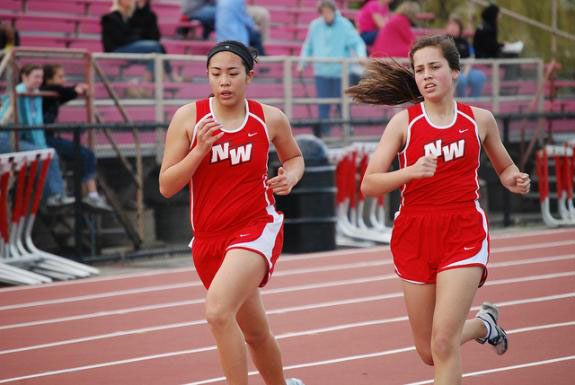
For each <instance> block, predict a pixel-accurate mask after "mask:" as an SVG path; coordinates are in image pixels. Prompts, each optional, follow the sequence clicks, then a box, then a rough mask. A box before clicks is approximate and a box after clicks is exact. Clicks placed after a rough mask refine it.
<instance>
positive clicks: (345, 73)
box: [341, 59, 352, 143]
mask: <svg viewBox="0 0 575 385" xmlns="http://www.w3.org/2000/svg"><path fill="white" fill-rule="evenodd" d="M341 69H342V71H341V74H342V75H341V118H342V119H343V120H344V121H346V122H349V120H350V117H351V114H350V105H349V97H348V96H347V95H346V94H345V90H346V89H347V88H348V87H349V60H348V59H344V60H343V63H342V67H341ZM342 134H343V140H344V142H346V143H347V142H348V141H349V138H350V136H351V134H352V132H351V124H349V123H344V125H343V127H342Z"/></svg>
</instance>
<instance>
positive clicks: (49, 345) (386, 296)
mask: <svg viewBox="0 0 575 385" xmlns="http://www.w3.org/2000/svg"><path fill="white" fill-rule="evenodd" d="M571 275H573V276H575V273H573V274H571ZM562 276H563V275H562ZM539 277H540V279H549V278H555V277H553V276H550V275H549V274H547V275H542V276H539ZM526 278H527V280H533V279H534V277H522V278H518V279H516V280H513V282H509V280H508V279H505V280H499V281H493V282H495V284H508V283H515V282H524V281H525V280H526ZM572 296H575V293H568V294H562V295H559V296H547V297H538V298H530V299H523V300H520V302H517V301H512V302H509V303H501V304H499V305H500V306H501V307H504V306H512V305H517V304H523V303H532V302H534V301H535V302H542V301H553V300H558V299H564V298H570V297H572ZM399 297H402V293H401V292H396V293H389V294H384V295H379V296H370V297H360V298H356V299H351V300H346V301H330V302H323V303H316V304H312V305H304V306H297V307H289V308H280V309H272V310H268V311H266V314H268V315H270V314H285V313H290V312H294V311H303V310H310V309H318V308H323V307H332V306H339V305H350V304H354V303H363V302H370V301H378V300H385V299H393V298H399ZM478 309H479V307H478V306H476V307H473V308H472V309H471V310H472V311H475V310H478ZM396 319H397V320H407V318H405V317H400V318H393V319H392V320H396ZM372 322H379V321H372ZM387 322H390V321H383V323H387ZM204 324H206V321H205V320H204V319H201V320H194V321H189V322H178V323H171V324H161V325H158V326H152V327H146V328H139V329H130V330H122V331H118V332H113V333H106V334H100V335H94V336H88V337H82V338H75V339H70V340H62V341H57V342H52V343H47V344H41V345H31V346H26V347H21V348H15V349H9V350H3V351H0V355H6V354H13V353H19V352H24V351H29V350H37V349H45V348H52V347H57V346H64V345H70V344H76V343H83V342H89V341H95V340H101V339H108V338H117V337H123V336H128V335H133V334H143V333H150V332H158V331H164V330H169V329H176V328H183V327H192V326H197V325H204Z"/></svg>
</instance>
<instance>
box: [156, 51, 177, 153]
mask: <svg viewBox="0 0 575 385" xmlns="http://www.w3.org/2000/svg"><path fill="white" fill-rule="evenodd" d="M164 60H165V59H163V58H161V55H158V54H156V55H155V56H154V73H155V75H156V76H155V77H154V85H155V92H154V95H155V98H156V122H158V123H162V122H163V121H164ZM174 70H175V69H174ZM163 136H164V130H163V129H162V128H161V127H159V126H158V127H157V128H156V163H158V164H160V163H161V162H162V154H163V153H164V137H163Z"/></svg>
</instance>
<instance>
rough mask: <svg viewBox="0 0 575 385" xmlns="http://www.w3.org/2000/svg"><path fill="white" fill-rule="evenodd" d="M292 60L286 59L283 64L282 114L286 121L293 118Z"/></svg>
mask: <svg viewBox="0 0 575 385" xmlns="http://www.w3.org/2000/svg"><path fill="white" fill-rule="evenodd" d="M292 62H293V58H291V57H289V56H288V57H286V58H285V60H284V61H283V63H284V77H283V82H284V112H285V114H286V115H287V117H288V119H291V118H292V117H293V74H292V67H293V65H292Z"/></svg>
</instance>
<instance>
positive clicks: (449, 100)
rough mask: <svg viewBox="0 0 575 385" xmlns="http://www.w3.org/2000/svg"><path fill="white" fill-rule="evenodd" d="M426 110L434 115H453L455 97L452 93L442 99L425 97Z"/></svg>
mask: <svg viewBox="0 0 575 385" xmlns="http://www.w3.org/2000/svg"><path fill="white" fill-rule="evenodd" d="M424 103H425V111H427V113H428V114H432V115H434V116H441V117H445V116H451V115H453V112H454V108H453V97H452V96H451V95H446V96H444V97H443V98H442V99H441V100H428V99H425V101H424Z"/></svg>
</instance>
